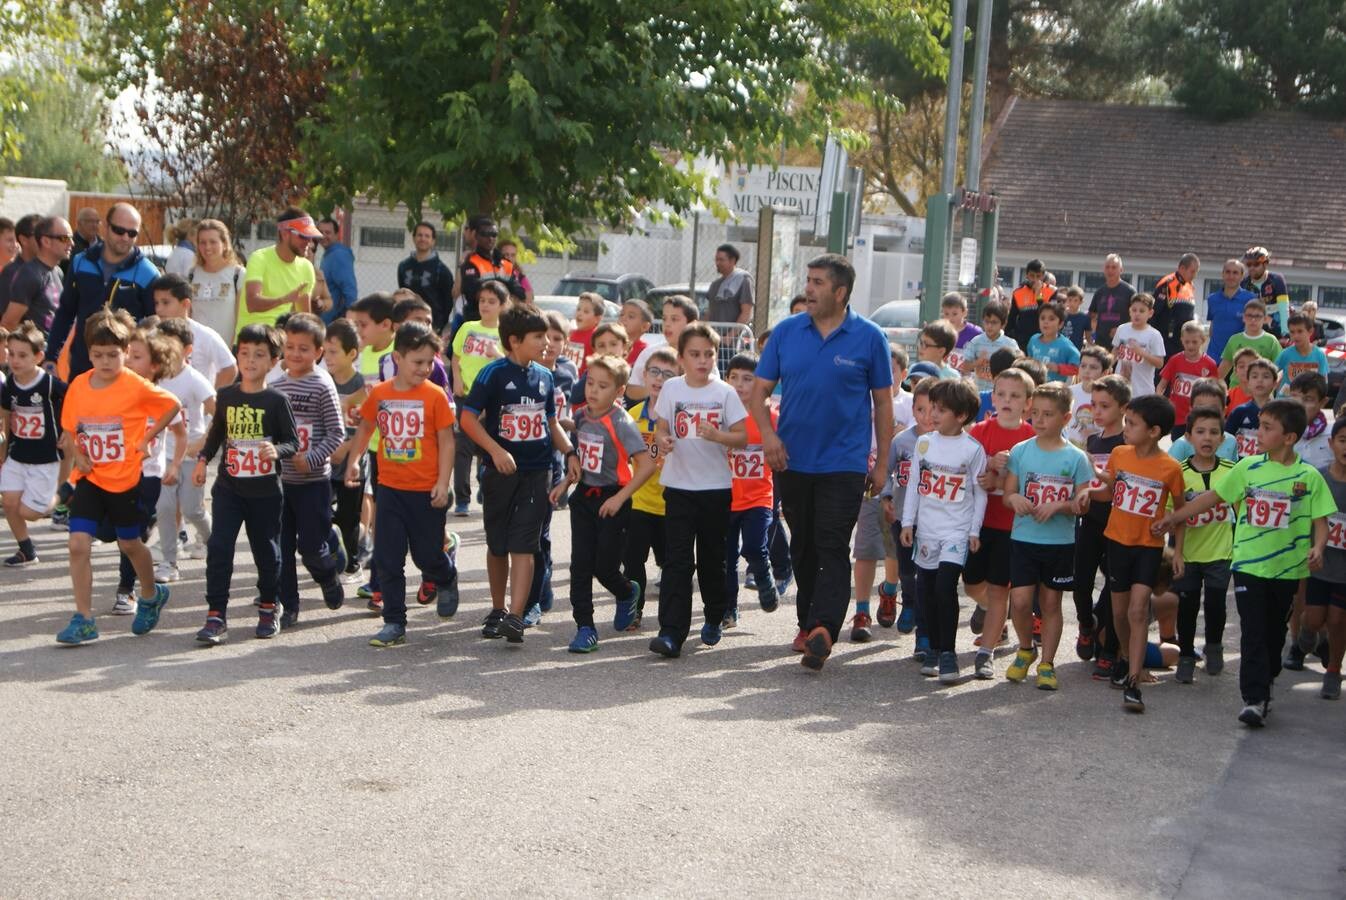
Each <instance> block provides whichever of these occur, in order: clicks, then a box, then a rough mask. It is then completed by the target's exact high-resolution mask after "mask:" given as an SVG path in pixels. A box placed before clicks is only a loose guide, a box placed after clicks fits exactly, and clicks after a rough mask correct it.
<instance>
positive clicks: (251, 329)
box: [236, 322, 285, 359]
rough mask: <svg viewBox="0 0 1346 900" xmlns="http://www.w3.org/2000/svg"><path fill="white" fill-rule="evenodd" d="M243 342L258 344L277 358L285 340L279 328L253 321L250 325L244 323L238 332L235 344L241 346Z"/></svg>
mask: <svg viewBox="0 0 1346 900" xmlns="http://www.w3.org/2000/svg"><path fill="white" fill-rule="evenodd" d="M244 344H260V345H262V346H263V347H265V348H266V349H267V352H268V353H270V354H271V358H272V359H279V358H280V351H281V348H282V347H284V346H285V340H284V339H283V338H282V337H281V336H280V331H279V330H277V329H275V328H272V327H271V326H270V325H263V324H262V323H261V322H254V323H252V324H251V325H244V326H243V329H242V330H241V331H239V333H238V340H237V342H236V346H238V347H242V346H243V345H244Z"/></svg>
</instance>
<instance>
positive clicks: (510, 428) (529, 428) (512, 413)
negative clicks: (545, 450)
mask: <svg viewBox="0 0 1346 900" xmlns="http://www.w3.org/2000/svg"><path fill="white" fill-rule="evenodd" d="M546 436H547V413H546V410H545V409H543V408H542V407H541V406H523V405H520V404H517V403H515V404H510V405H509V406H506V407H505V409H504V411H503V412H501V413H500V437H501V438H502V439H504V440H506V441H540V440H542V439H543V438H545V437H546Z"/></svg>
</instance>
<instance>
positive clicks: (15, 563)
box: [5, 550, 37, 569]
mask: <svg viewBox="0 0 1346 900" xmlns="http://www.w3.org/2000/svg"><path fill="white" fill-rule="evenodd" d="M35 562H37V551H36V550H34V551H33V555H32V556H27V555H25V554H24V552H23V551H22V550H18V551H16V552H15V553H14V555H13V556H11V557H10V558H9V559H7V560H5V567H6V568H9V569H20V568H23V567H24V566H31V565H32V564H33V563H35Z"/></svg>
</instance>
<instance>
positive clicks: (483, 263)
mask: <svg viewBox="0 0 1346 900" xmlns="http://www.w3.org/2000/svg"><path fill="white" fill-rule="evenodd" d="M471 225H472V229H471V230H472V232H473V234H474V235H475V238H476V243H477V248H476V250H474V251H473V252H472V253H470V254H468V257H467V259H465V260H463V264H462V266H461V267H459V269H458V284H459V286H460V287H461V288H462V289H463V321H464V322H476V321H478V320H480V319H481V313H480V312H479V311H478V310H477V292H478V291H480V290H481V286H482V284H483V282H487V281H499V282H502V283H503V284H504V285H505V289H506V290H508V291H509V294H510V296H511V297H514V298H515V299H517V300H522V299H524V297H526V296H527V295H526V294H525V292H524V289H523V285H521V284H519V270H518V269H517V268H516V267H515V265H514V263H512V262H510V261H509V260H507V259H503V258H501V257H500V256H498V255H497V254H496V252H495V239H496V238H497V237H499V236H500V230H499V229H498V228H497V227H496V224H495V221H494V220H492V219H490V218H488V217H486V216H478V217H476V218H475V219H473V220H472V223H471Z"/></svg>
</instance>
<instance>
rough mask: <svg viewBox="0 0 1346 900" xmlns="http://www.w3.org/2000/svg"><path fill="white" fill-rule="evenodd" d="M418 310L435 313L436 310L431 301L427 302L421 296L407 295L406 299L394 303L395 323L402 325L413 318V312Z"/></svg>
mask: <svg viewBox="0 0 1346 900" xmlns="http://www.w3.org/2000/svg"><path fill="white" fill-rule="evenodd" d="M416 312H423V313H429V314H431V315H434V312H435V311H434V309H433V307H431V306H430V304H429V303H426V302H425V301H424V300H422V299H421V298H420V297H407V298H406V299H405V300H398V301H397V302H396V303H394V304H393V316H392V318H393V324H394V325H401V324H402V323H403V322H405V321H406V320H407V319H409V318H411V314H412V313H416Z"/></svg>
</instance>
